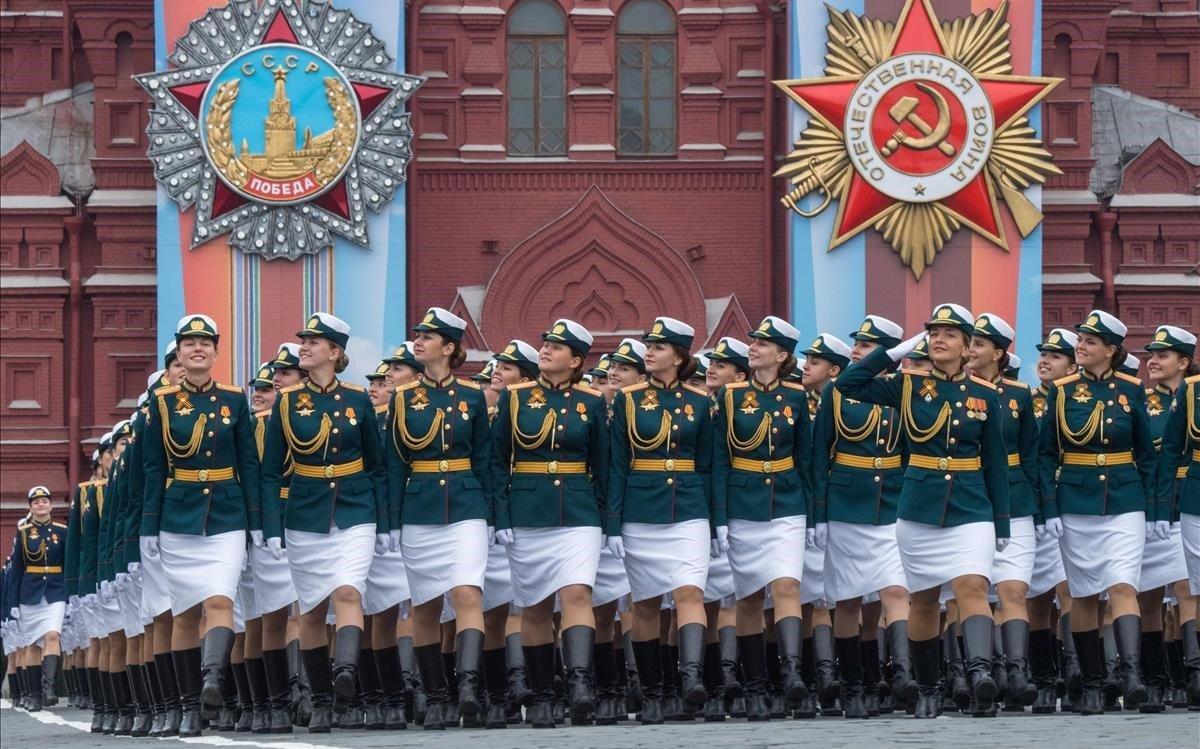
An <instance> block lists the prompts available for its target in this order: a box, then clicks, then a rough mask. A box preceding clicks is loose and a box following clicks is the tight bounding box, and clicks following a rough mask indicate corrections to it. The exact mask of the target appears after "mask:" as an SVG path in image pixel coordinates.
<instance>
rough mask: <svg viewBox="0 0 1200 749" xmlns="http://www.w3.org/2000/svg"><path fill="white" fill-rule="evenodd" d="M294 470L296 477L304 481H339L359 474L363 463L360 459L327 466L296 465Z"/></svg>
mask: <svg viewBox="0 0 1200 749" xmlns="http://www.w3.org/2000/svg"><path fill="white" fill-rule="evenodd" d="M295 469H296V475H297V476H303V477H304V478H306V479H340V478H342V477H343V476H350V475H351V474H355V473H361V472H362V470H363V461H362V458H358V459H357V460H352V461H350V462H349V463H336V464H334V465H329V466H306V465H304V464H303V463H296V464H295Z"/></svg>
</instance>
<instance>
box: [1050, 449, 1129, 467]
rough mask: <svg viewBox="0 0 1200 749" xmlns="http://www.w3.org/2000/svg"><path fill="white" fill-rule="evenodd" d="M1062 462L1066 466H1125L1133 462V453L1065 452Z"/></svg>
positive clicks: (1127, 451)
mask: <svg viewBox="0 0 1200 749" xmlns="http://www.w3.org/2000/svg"><path fill="white" fill-rule="evenodd" d="M1062 462H1063V465H1065V466H1092V467H1093V468H1096V467H1099V468H1103V467H1104V466H1125V465H1129V464H1130V463H1132V462H1133V453H1132V452H1131V451H1129V450H1126V451H1125V452H1123V453H1063V456H1062Z"/></svg>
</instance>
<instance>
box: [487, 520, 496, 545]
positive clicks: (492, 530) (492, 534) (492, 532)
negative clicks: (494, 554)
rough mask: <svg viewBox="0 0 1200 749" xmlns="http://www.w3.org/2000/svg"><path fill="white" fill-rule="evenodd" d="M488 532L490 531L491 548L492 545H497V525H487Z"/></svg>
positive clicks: (489, 541)
mask: <svg viewBox="0 0 1200 749" xmlns="http://www.w3.org/2000/svg"><path fill="white" fill-rule="evenodd" d="M487 533H488V547H489V548H490V547H492V546H495V545H496V528H495V526H491V525H489V526H488V527H487Z"/></svg>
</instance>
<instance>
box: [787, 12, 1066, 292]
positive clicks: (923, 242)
mask: <svg viewBox="0 0 1200 749" xmlns="http://www.w3.org/2000/svg"><path fill="white" fill-rule="evenodd" d="M826 7H827V9H828V11H829V24H828V25H827V26H826V31H827V33H828V37H829V41H828V44H827V46H826V50H825V75H827V76H863V75H865V74H866V73H867V72H868V71H870V70H871V69H872V68H874V67H875V66H876V65H879V64H880V63H882V62H883V61H884V59H885V55H886V54H887V53H888V47H889V42H890V40H891V38H892V34H893V32H894V31H895V24H893V23H890V22H886V21H881V20H878V19H873V18H866V17H863V16H859V15H856V14H854V13H852V12H850V11H839V10H836V9H834V8H831V7H829V6H826ZM941 28H942V35H943V37H944V38H945V40H946V50H945V52H946V57H948V58H950V59H951V60H954V61H956V62H958V63H959V64H960V65H962V66H963V67H965V68H967V70H969V71H970V72H971V74H972V75H974V76H976V77H978V76H981V75H1010V74H1012V54H1011V51H1010V47H1009V31H1010V29H1011V26H1010V25H1009V23H1008V2H1007V1H1006V2H1003V3H1001V4H1000V5H999V7H997V8H996V9H995V10H985V11H983V12H982V13H980V14H979V15H976V16H967V17H965V18H957V19H955V20H953V21H943V22H941ZM852 168H853V167H852V166H851V164H850V160H849V157H848V155H847V152H846V144H845V141H844V140H843V137H842V135H841V133H839V132H837V131H836V130H834V129H832V128H830V127H829V126H827V125H826V124H825V123H823V122H821V120H820V119H818V118H816V117H812V118H810V119H809V122H808V125H807V126H806V127H805V128H804V130H803V132H801V133H800V137H799V138H798V139H797V140H796V142H795V144H794V147H793V150H792V151H791V153H789V154H788V155H787V157H786V158H785V159H784V164H783V166H781V167H780V168H779V169H778V170H777V171H776V172H775V176H776V177H787V178H788V180H789V181H790V182H791V185H792V188H791V189H790V190H789V191H788V192H787V194H786V195H784V196H783V198H781V200H780V202H781V203H783V204H784V205H785V206H787V207H788V208H790V209H791V210H793V211H796V212H797V213H799V214H800V215H803V216H812V215H815V214H816V213H819V212H820V211H821V210H823V208H824V206H825V205H828V202H829V200H831V199H832V198H833V197H836V196H844V194H845V190H846V188H847V186H848V184H847V183H848V181H849V179H850V173H851V170H852ZM986 174H987V178H988V179H989V180H991V182H992V183H993V185H994V186H996V187H998V188H999V190H1000V192H1001V193H1002V195H1003V196H1004V197H1005V199H1006V201H1008V203H1009V208H1010V210H1013V212H1014V216H1016V213H1017V210H1016V209H1014V202H1016V201H1017V200H1018V199H1019V197H1020V191H1021V190H1024V189H1025V188H1027V187H1029V186H1030V185H1033V184H1039V185H1040V184H1042V183H1043V182H1045V181H1046V178H1047V177H1048V176H1049V175H1051V174H1062V172H1061V171H1060V170H1059V169H1058V167H1056V166H1055V165H1054V163H1053V161H1052V160H1051V156H1050V153H1049V151H1047V150H1046V149H1045V148H1044V147H1043V145H1042V141H1041V140H1040V139H1039V138H1038V137H1037V134H1036V133H1035V132H1034V130H1033V128H1032V127H1030V126H1029V119H1028V118H1027V117H1019V118H1017V119H1015V120H1013V121H1012V122H1011V123H1009V124H1008V125H1006V126H1004V127H1001V128H998V129H997V131H996V133H995V135H994V137H993V140H992V152H991V155H990V157H989V158H988V163H987V168H986ZM814 191H819V192H820V194H822V195H823V196H824V197H825V202H824V204H823V205H822V207H821V208H819V209H817V210H816V211H812V212H805V211H803V210H802V209H801V208H800V207H799V203H800V201H801V200H802V199H803V198H805V197H806V196H807V195H809V194H810V193H812V192H814ZM1033 210H1034V211H1035V212H1036V209H1033ZM1017 218H1018V227H1019V228H1020V230H1021V233H1022V235H1023V236H1028V234H1029V232H1031V231H1032V230H1033V227H1034V226H1036V225H1037V223H1038V222H1040V220H1041V215H1040V213H1038V214H1037V215H1036V220H1034V219H1033V217H1030V216H1028V215H1027V214H1026V215H1025V216H1017ZM1022 219H1024V220H1022ZM961 226H962V224H961V222H960V221H959V220H958V219H957V218H956V217H955V216H954V214H953V213H951V212H950V211H948V210H946V209H945V208H943V207H942V204H941V203H940V202H938V201H934V202H932V203H903V202H901V203H899V204H898V205H897V207H896V209H895V210H892V211H889V212H888V213H887V214H886V215H884V216H881V217H880V218H879V219H878V220H877V221H875V223H874V224H872V228H874V229H875V230H876V231H877V232H879V233H880V234H881V235H882V236H883V238H884V240H885V241H886V242H887V243H888V244H889V245H891V247H892V249H893V250H894V251H895V252H896V253H897V254H898V255H899V256H900V260H901V262H903V263H904V265H905V266H906V267H907V268H909V269H910V270H911V271H912V274H913V276H915V277H916V278H917V280H920V278H921V275H922V274H923V273H924V272H925V269H926V268H928V267H929V266H930V265H931V264H932V263H933V261H934V258H935V257H936V256H937V253H938V252H940V251H941V249H942V247H944V246H945V244H946V242H948V241H949V240H950V237H951V236H952V235H953V234H954V232H955V231H957V230H958V229H959V228H960V227H961Z"/></svg>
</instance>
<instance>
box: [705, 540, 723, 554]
mask: <svg viewBox="0 0 1200 749" xmlns="http://www.w3.org/2000/svg"><path fill="white" fill-rule="evenodd" d="M719 556H721V545H720V544H719V543H717V539H715V538H714V539H713V540H712V541H709V542H708V558H709V559H716V558H717V557H719Z"/></svg>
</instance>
